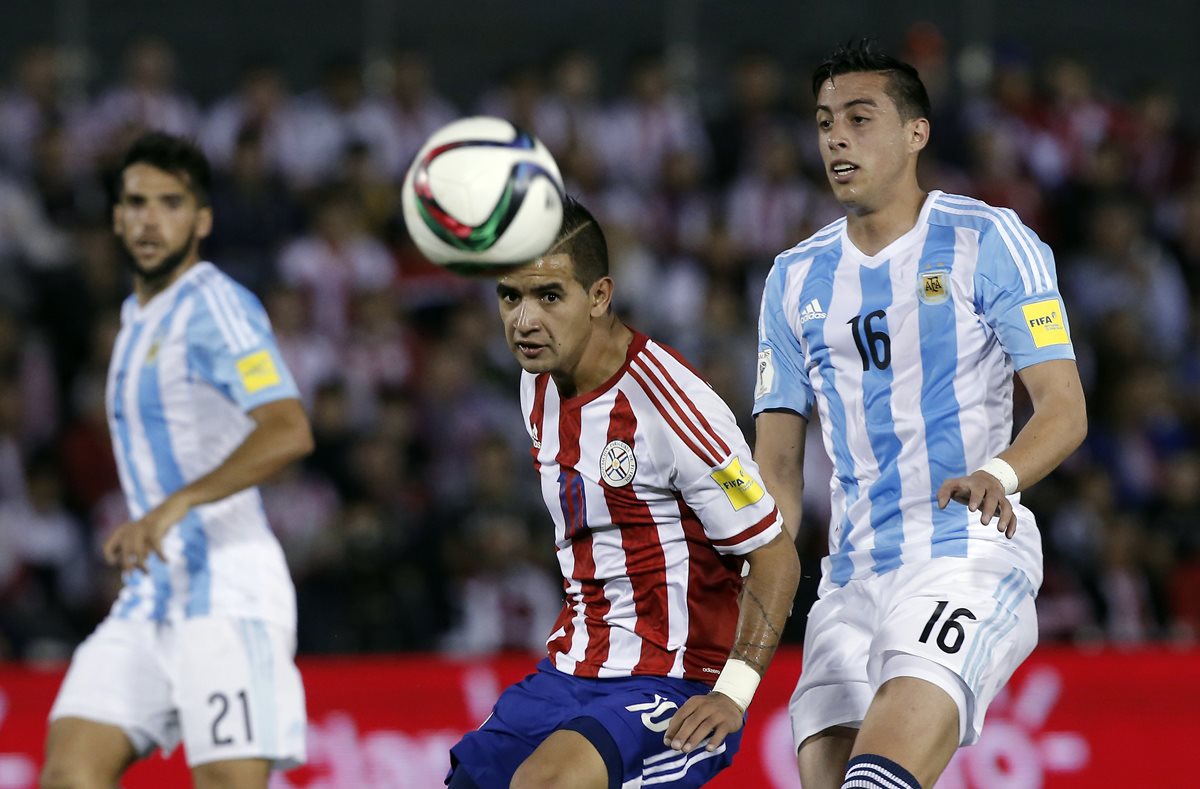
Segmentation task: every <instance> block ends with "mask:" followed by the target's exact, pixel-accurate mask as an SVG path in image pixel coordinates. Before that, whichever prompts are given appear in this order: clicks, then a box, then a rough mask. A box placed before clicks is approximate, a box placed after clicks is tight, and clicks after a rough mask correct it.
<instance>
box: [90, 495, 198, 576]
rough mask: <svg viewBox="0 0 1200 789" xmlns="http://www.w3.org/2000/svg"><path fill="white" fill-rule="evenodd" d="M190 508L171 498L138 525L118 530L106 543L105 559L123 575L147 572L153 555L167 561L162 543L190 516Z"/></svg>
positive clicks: (144, 516) (177, 499)
mask: <svg viewBox="0 0 1200 789" xmlns="http://www.w3.org/2000/svg"><path fill="white" fill-rule="evenodd" d="M187 511H188V507H187V505H186V504H185V503H183V501H182V500H181V499H179V498H177V497H175V496H168V497H167V498H165V499H163V502H162V503H161V504H159V505H158V506H157V507H155V508H154V509H152V510H150V511H149V512H147V513H146V514H145V515H143V516H142V517H141V518H139V519H138V520H136V521H129V522H127V523H123V524H121V525H120V526H118V527H117V528H116V529H115V530H114V531H113V533H112V534H111V535H110V536H109V538H108V539H107V540H106V541H105V542H104V558H105V560H107V561H108V563H109V564H114V565H117V566H119V567H120V568H121V570H122V571H123V572H128V571H129V570H135V569H136V570H141V571H142V572H145V571H146V560H147V559H148V558H150V554H151V553H154V554H156V555H157V556H158V558H159V559H163V560H164V561H165V560H166V557H165V556H163V552H162V540H163V537H164V536H165V535H166V533H167V531H168V530H169V529H170V528H171V527H172V526H174V525H175V524H176V523H178V522H179V521H181V520H183V516H184V515H187Z"/></svg>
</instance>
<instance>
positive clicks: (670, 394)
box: [631, 354, 726, 466]
mask: <svg viewBox="0 0 1200 789" xmlns="http://www.w3.org/2000/svg"><path fill="white" fill-rule="evenodd" d="M643 356H645V357H646V359H650V358H651V357H650V355H649V354H643ZM638 361H639V362H640V364H639V365H638V367H637V368H636V369H637V370H638V372H639V373H641V374H642V375H643V376H645V377H646V380H648V381H653V382H654V384H655V385H656V386H657V387H658V389H659V390H660V391H661V392H662V394H663V398H664V399H666V400H669V401H670V402H671V405H673V406H674V407H675V411H676V412H677V413H678V414H679V419H680V421H681V422H682V424H683V426H684V427H686V428H687V429H688V430H689V431H690V432H691V434H692V437H693V438H695V439H698V440H699V442H700V443H701V444H702V445H703V446H704V448H705V450H707V452H708V458H709V465H711V466H718V465H720V464H721V459H723V458H725V457H726V455H723V454H721V452H720V450H718V449H717V447H716V445H715V444H714V443H713V442H712V441H710V440H709V438H710V437H709V436H706V435H705V434H704V431H703V430H701V429H700V428H699V426H698V425H697V424H696V423H695V422H694V421H693V420H692V419H691V418H690V417H689V416H688V412H689V411H692V412H694V411H695V408H694V407H690V408H689V405H690V402H691V401H690V400H689V401H687V402H681V401H680V398H679V395H678V394H677V393H676V392H674V391H672V390H673V389H674V390H677V389H678V388H679V387H678V386H673V385H672V384H673V383H674V382H673V381H671V379H670V377H669V376H668V377H667V381H668V383H667V384H665V385H664V384H663V382H662V380H661V379H659V378H658V376H656V375H654V373H653V372H651V370H650V365H649V364H648V363H647V361H645V360H643V359H642V357H639V358H638ZM631 369H633V368H631ZM684 399H685V400H686V398H684ZM700 457H701V458H704V457H705V456H704V455H701V456H700ZM714 459H715V460H716V462H712V461H713V460H714Z"/></svg>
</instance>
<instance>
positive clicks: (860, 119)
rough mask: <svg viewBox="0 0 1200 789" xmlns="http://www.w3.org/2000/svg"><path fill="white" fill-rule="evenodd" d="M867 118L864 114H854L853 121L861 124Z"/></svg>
mask: <svg viewBox="0 0 1200 789" xmlns="http://www.w3.org/2000/svg"><path fill="white" fill-rule="evenodd" d="M868 120H870V118H868V117H867V116H866V115H855V116H854V122H855V123H857V124H858V125H859V126H861V125H863V124H864V123H866V122H867V121H868Z"/></svg>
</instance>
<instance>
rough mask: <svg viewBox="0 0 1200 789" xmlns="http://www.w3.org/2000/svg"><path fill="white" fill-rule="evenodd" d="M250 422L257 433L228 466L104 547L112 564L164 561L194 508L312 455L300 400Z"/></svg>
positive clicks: (279, 403)
mask: <svg viewBox="0 0 1200 789" xmlns="http://www.w3.org/2000/svg"><path fill="white" fill-rule="evenodd" d="M250 417H251V418H252V419H253V420H254V422H255V426H254V429H253V430H252V431H251V432H250V434H249V435H248V436H246V439H245V440H244V441H243V442H242V443H241V444H240V445H239V446H238V447H237V449H235V450H234V451H233V452H232V453H230V455H229V457H227V458H225V461H224V462H223V463H221V464H220V465H219V466H217V467H216V468H215V469H213V470H212V471H210V472H209V473H208V474H205V475H204V476H203V477H200V478H198V479H196V480H194V481H192V482H191V483H189V484H187V485H185V486H184V487H182V488H180V489H179V490H177V491H175V492H174V493H172V494H171V495H169V496H167V497H166V498H165V499H163V501H162V502H161V503H160V504H159V505H158V506H157V507H155V508H154V509H152V510H150V511H149V512H147V513H146V514H145V515H143V516H142V517H141V519H139V520H136V521H130V522H129V523H125V524H123V525H122V526H120V527H118V528H117V529H116V530H115V531H114V532H113V533H112V536H110V537H109V539H108V541H107V542H106V543H105V544H104V555H105V558H107V559H108V561H109V562H110V563H112V564H120V565H121V567H122V569H125V570H128V569H131V568H134V567H137V568H140V569H143V570H144V569H145V562H146V558H147V557H148V556H149V555H150V553H151V551H153V552H154V553H157V554H158V555H159V556H160V557H161V556H162V538H163V536H164V535H165V534H166V533H167V531H168V530H169V529H170V528H171V527H172V526H174V525H175V524H176V523H178V522H179V521H180V520H182V519H183V517H184V516H185V515H187V513H188V511H189V510H191V509H192V508H193V507H198V506H200V505H201V504H208V503H210V502H213V501H220V500H221V499H224V498H227V497H229V496H232V495H233V494H235V493H237V492H239V491H242V490H245V489H246V488H249V487H252V486H254V485H257V484H259V483H260V482H263V481H265V480H267V479H269V478H270V477H272V476H273V475H274V474H275V473H277V472H278V471H279V470H281V469H282V468H283V467H284V466H286V465H287V464H288V463H291V462H292V461H294V460H296V459H298V458H301V457H303V456H305V455H307V454H308V453H309V452H311V451H312V448H313V439H312V431H311V429H310V428H309V424H308V417H307V416H306V415H305V413H304V408H303V407H302V406H301V405H300V401H299V400H294V399H289V400H276V401H275V402H272V403H265V404H263V405H261V406H259V407H258V408H255V409H254V410H252V411H250Z"/></svg>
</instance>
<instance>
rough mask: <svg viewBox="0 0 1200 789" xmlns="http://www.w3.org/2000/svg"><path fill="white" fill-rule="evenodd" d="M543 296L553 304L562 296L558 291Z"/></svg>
mask: <svg viewBox="0 0 1200 789" xmlns="http://www.w3.org/2000/svg"><path fill="white" fill-rule="evenodd" d="M542 298H543V299H545V300H546V301H548V302H550V303H551V304H553V303H554V302H556V301H558V300H559V299H561V298H562V297H561V296H559V295H558V294H557V293H547V294H546V295H544V296H542Z"/></svg>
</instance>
